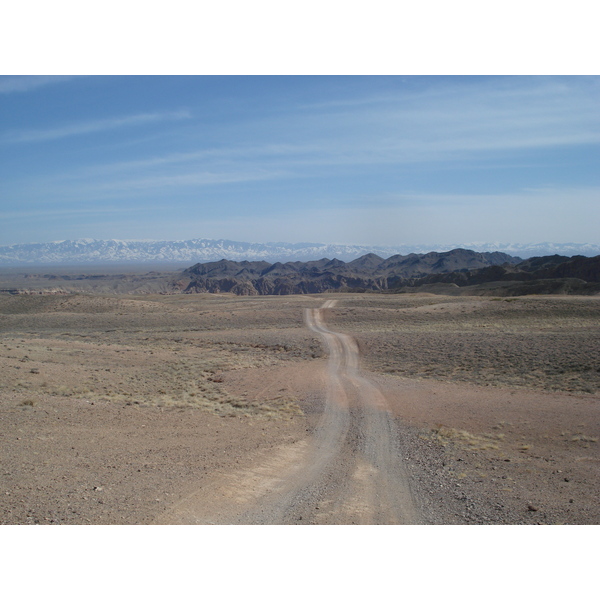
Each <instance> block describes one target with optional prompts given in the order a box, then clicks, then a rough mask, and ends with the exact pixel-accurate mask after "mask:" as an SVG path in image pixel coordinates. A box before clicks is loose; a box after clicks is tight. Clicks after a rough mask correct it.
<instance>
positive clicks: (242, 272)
mask: <svg viewBox="0 0 600 600" xmlns="http://www.w3.org/2000/svg"><path fill="white" fill-rule="evenodd" d="M519 262H521V259H519V258H514V257H512V256H509V255H508V254H504V253H502V252H474V251H473V250H463V249H455V250H451V251H449V252H429V253H427V254H409V255H408V256H402V255H400V254H396V255H394V256H391V257H389V258H387V259H384V258H382V257H380V256H377V255H376V254H373V253H370V254H365V255H364V256H361V257H360V258H356V259H354V260H353V261H351V262H347V263H346V262H344V261H341V260H339V259H337V258H334V259H331V260H330V259H328V258H322V259H320V260H313V261H308V262H301V261H296V262H286V263H281V262H277V263H274V264H271V263H268V262H266V261H241V262H235V261H230V260H225V259H223V260H220V261H218V262H212V263H198V264H196V265H194V266H193V267H190V268H189V269H186V270H185V271H183V273H182V276H181V277H180V278H179V279H178V281H177V284H178V285H179V286H180V289H181V291H182V292H183V293H188V294H190V293H206V292H209V293H223V292H231V293H234V294H238V295H247V296H256V295H271V294H275V295H284V294H317V293H321V292H325V291H327V290H339V291H350V290H355V291H365V290H372V291H382V290H390V289H393V288H395V287H398V286H399V285H402V284H404V283H407V282H412V281H414V280H418V279H420V278H422V277H425V276H427V275H432V274H440V273H444V274H446V273H452V272H455V271H464V272H469V271H470V270H473V269H475V270H477V269H482V268H485V267H493V266H496V265H506V266H509V265H514V264H516V263H519Z"/></svg>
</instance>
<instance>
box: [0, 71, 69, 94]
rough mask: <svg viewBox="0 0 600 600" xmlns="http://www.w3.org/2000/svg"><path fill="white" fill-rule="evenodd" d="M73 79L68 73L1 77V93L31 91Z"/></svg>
mask: <svg viewBox="0 0 600 600" xmlns="http://www.w3.org/2000/svg"><path fill="white" fill-rule="evenodd" d="M69 79H72V77H71V76H68V75H17V76H13V77H0V94H14V93H19V92H30V91H32V90H36V89H38V88H41V87H44V86H47V85H53V84H56V83H62V82H63V81H68V80H69Z"/></svg>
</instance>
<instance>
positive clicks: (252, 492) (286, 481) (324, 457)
mask: <svg viewBox="0 0 600 600" xmlns="http://www.w3.org/2000/svg"><path fill="white" fill-rule="evenodd" d="M335 302H336V301H335V300H328V301H327V302H325V304H324V305H323V306H322V307H321V308H307V309H305V313H304V314H305V322H306V325H307V326H308V328H309V329H310V330H311V331H313V332H315V333H317V334H318V335H319V336H320V337H321V338H322V339H323V341H324V343H325V345H326V348H327V351H328V354H329V361H328V373H327V378H328V382H327V395H326V401H325V405H324V409H323V413H322V415H321V417H320V420H319V422H318V423H317V425H316V427H315V429H314V431H313V434H312V436H311V438H310V439H309V440H308V442H303V443H297V444H296V445H295V446H293V447H281V448H280V449H279V452H273V453H272V454H271V455H270V456H268V457H265V459H264V461H263V463H262V464H260V465H254V466H253V468H252V469H249V470H248V469H247V470H245V471H240V472H239V473H237V474H229V475H228V477H227V480H226V481H215V482H214V483H213V484H212V485H209V486H207V487H205V488H204V489H203V490H201V491H199V492H198V494H196V495H194V497H192V498H189V499H187V500H186V501H184V502H182V503H180V504H179V505H178V506H176V507H175V511H174V512H173V513H172V514H171V516H170V517H167V518H166V520H165V521H163V522H179V523H215V524H216V523H235V524H417V523H420V522H421V518H420V515H419V513H418V510H417V508H416V504H415V502H414V500H413V496H412V493H411V489H410V486H409V483H408V476H407V473H406V470H405V467H404V465H403V463H402V458H401V444H400V440H399V437H398V431H397V428H396V426H395V424H394V421H393V419H392V417H391V414H390V412H389V410H388V407H387V404H386V399H385V397H384V396H383V394H382V393H381V392H380V391H379V389H378V388H377V387H376V386H375V385H374V384H373V383H372V382H371V381H369V380H368V379H366V378H365V377H364V376H363V375H361V373H360V370H359V352H358V346H357V344H356V342H355V340H354V339H353V338H352V337H351V336H349V335H347V334H342V333H336V332H334V331H331V330H330V329H328V328H327V327H326V326H325V324H324V317H325V314H326V312H327V310H328V309H329V308H332V307H333V306H334V305H335ZM210 496H212V497H213V498H215V497H219V498H221V502H219V503H218V506H215V504H214V502H210V501H208V498H209V497H210ZM211 506H213V507H214V512H213V513H212V514H209V513H210V512H211V509H210V507H211ZM207 509H208V510H207ZM201 513H203V514H201Z"/></svg>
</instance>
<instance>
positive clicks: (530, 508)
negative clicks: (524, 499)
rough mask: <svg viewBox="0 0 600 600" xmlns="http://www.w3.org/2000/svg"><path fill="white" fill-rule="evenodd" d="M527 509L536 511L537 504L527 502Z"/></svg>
mask: <svg viewBox="0 0 600 600" xmlns="http://www.w3.org/2000/svg"><path fill="white" fill-rule="evenodd" d="M527 510H528V511H530V512H537V511H538V510H540V509H539V508H538V507H537V506H534V505H533V504H528V505H527Z"/></svg>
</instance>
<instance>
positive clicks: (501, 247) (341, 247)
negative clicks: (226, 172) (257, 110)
mask: <svg viewBox="0 0 600 600" xmlns="http://www.w3.org/2000/svg"><path fill="white" fill-rule="evenodd" d="M455 248H464V249H466V250H474V251H476V252H504V253H506V254H510V255H512V256H518V257H521V258H530V257H532V256H546V255H549V254H561V255H563V256H575V255H578V254H580V255H583V256H596V255H599V254H600V245H598V244H575V243H574V244H552V243H542V244H503V243H466V244H465V243H462V244H461V243H457V244H422V245H414V244H413V245H409V244H400V245H397V246H366V245H350V244H318V243H297V244H287V243H283V242H273V243H266V244H258V243H247V242H234V241H230V240H208V239H197V240H184V241H138V240H92V239H80V240H66V241H60V242H47V243H38V244H14V245H12V246H0V265H2V266H18V265H23V266H24V265H85V264H87V265H90V264H107V263H112V264H119V263H123V264H125V263H129V264H135V263H140V264H142V263H146V264H147V263H157V264H158V263H160V264H165V263H173V264H184V263H187V264H194V263H198V262H210V261H215V260H220V259H223V258H225V259H227V260H265V261H268V262H277V261H282V262H284V261H294V260H302V261H306V260H318V259H321V258H325V257H326V258H329V259H333V258H338V259H340V260H344V261H349V260H353V259H355V258H358V257H360V256H364V255H365V254H369V253H373V254H377V255H378V256H380V257H382V258H388V257H390V256H393V255H395V254H402V255H406V254H411V253H415V254H426V253H427V252H432V251H435V252H447V251H449V250H453V249H455Z"/></svg>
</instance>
